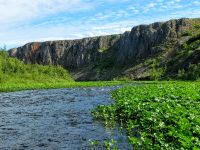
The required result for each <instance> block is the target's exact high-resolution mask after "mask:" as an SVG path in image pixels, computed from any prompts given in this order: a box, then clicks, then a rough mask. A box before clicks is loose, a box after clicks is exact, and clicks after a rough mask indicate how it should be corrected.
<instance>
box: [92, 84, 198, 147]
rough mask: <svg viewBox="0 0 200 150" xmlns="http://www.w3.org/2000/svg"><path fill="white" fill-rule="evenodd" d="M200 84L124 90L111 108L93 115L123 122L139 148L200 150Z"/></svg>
mask: <svg viewBox="0 0 200 150" xmlns="http://www.w3.org/2000/svg"><path fill="white" fill-rule="evenodd" d="M199 93H200V83H199V82H176V83H168V84H159V83H157V84H148V85H145V86H132V87H124V88H122V89H119V90H117V91H115V92H114V93H113V98H114V99H115V100H116V103H114V104H113V105H111V106H99V107H97V108H96V110H95V111H94V112H93V115H94V116H95V117H96V118H98V119H100V120H104V122H105V124H106V125H110V123H111V122H115V121H117V122H119V123H121V125H122V126H123V127H124V128H125V129H126V130H127V133H128V138H129V142H130V143H131V144H132V145H133V147H134V148H135V149H163V150H166V149H169V150H172V149H174V150H175V149H191V150H197V149H200V101H199V100H200V94H199Z"/></svg>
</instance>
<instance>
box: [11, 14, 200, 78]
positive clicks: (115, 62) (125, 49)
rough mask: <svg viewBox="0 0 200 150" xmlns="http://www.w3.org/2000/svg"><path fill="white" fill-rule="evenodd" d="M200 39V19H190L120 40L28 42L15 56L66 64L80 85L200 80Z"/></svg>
mask: <svg viewBox="0 0 200 150" xmlns="http://www.w3.org/2000/svg"><path fill="white" fill-rule="evenodd" d="M199 35H200V19H199V18H196V19H187V18H185V19H178V20H170V21H167V22H157V23H153V24H150V25H140V26H136V27H134V28H133V29H132V30H131V31H130V32H125V33H124V34H119V35H108V36H101V37H93V38H84V39H79V40H63V41H48V42H35V43H28V44H26V45H24V46H22V47H19V48H15V49H12V50H10V51H9V54H10V56H12V57H16V58H18V59H20V60H23V61H24V62H25V63H32V64H35V63H38V64H43V65H49V64H50V65H61V66H63V67H64V68H65V69H68V70H69V72H70V73H71V75H72V76H73V78H74V79H75V80H78V81H81V80H84V81H88V80H112V79H127V78H128V79H135V80H144V79H145V80H146V79H168V78H173V79H198V78H199V75H200V73H198V70H199V69H198V68H199V65H198V64H199V58H200V53H199V47H200V46H199V45H200V42H199V41H200V36H199ZM193 74H195V77H194V75H193Z"/></svg>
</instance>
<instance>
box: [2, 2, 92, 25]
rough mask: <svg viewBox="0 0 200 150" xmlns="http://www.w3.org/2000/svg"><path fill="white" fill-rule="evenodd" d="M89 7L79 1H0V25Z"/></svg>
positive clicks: (87, 4)
mask: <svg viewBox="0 0 200 150" xmlns="http://www.w3.org/2000/svg"><path fill="white" fill-rule="evenodd" d="M88 7H91V6H90V5H89V3H83V2H82V1H81V0H17V1H16V0H0V10H1V11H0V16H1V19H0V23H1V24H2V23H13V22H19V21H27V20H31V19H33V18H37V17H43V16H46V15H50V14H55V13H58V12H62V11H65V12H66V11H77V10H82V9H87V8H88Z"/></svg>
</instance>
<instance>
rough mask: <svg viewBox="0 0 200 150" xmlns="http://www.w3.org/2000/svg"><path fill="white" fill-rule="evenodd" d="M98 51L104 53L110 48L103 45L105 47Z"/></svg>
mask: <svg viewBox="0 0 200 150" xmlns="http://www.w3.org/2000/svg"><path fill="white" fill-rule="evenodd" d="M98 51H99V52H102V53H103V52H106V51H108V48H105V47H103V48H100V49H98Z"/></svg>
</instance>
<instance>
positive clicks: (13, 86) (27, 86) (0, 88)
mask: <svg viewBox="0 0 200 150" xmlns="http://www.w3.org/2000/svg"><path fill="white" fill-rule="evenodd" d="M128 83H130V82H125V81H99V82H68V81H66V80H59V81H57V82H49V83H48V82H43V83H42V82H41V83H40V82H32V81H30V82H26V83H3V84H0V92H14V91H21V90H34V89H57V88H75V87H101V86H115V85H122V84H128Z"/></svg>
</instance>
